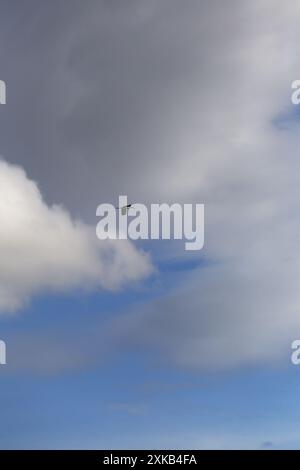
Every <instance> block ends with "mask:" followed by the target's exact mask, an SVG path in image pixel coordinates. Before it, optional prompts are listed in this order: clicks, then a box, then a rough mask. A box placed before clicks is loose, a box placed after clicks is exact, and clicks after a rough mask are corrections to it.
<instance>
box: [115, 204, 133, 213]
mask: <svg viewBox="0 0 300 470" xmlns="http://www.w3.org/2000/svg"><path fill="white" fill-rule="evenodd" d="M131 206H132V204H127V205H126V206H122V207H116V209H119V210H120V211H121V214H122V215H126V213H127V212H128V210H129V209H130V207H131Z"/></svg>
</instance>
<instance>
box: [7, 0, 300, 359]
mask: <svg viewBox="0 0 300 470" xmlns="http://www.w3.org/2000/svg"><path fill="white" fill-rule="evenodd" d="M74 4H75V7H74ZM57 5H58V3H57V2H56V3H55V2H51V4H50V3H49V4H47V5H45V6H43V8H41V9H39V10H36V9H35V16H34V18H33V19H32V18H31V13H30V9H29V7H28V5H27V4H26V9H25V8H24V10H23V11H20V10H18V12H19V11H20V13H16V12H15V10H14V9H13V13H11V14H13V17H14V16H15V15H17V14H18V15H20V21H21V20H22V21H23V17H24V15H25V17H26V21H28V24H29V25H30V27H29V26H28V29H27V33H26V36H25V37H24V35H22V34H21V33H20V35H18V34H14V35H13V37H12V35H10V33H9V29H7V28H2V30H1V34H2V36H3V37H2V39H3V40H2V41H1V44H6V43H8V42H9V43H10V44H11V48H13V49H14V51H16V55H14V57H15V60H14V61H12V58H11V54H8V53H7V54H5V51H2V52H3V54H2V65H3V70H7V73H8V77H3V78H7V80H6V81H7V83H8V84H10V87H12V88H13V89H14V90H16V94H12V95H11V98H10V103H12V105H7V108H6V118H5V120H4V121H3V145H4V148H5V149H6V148H8V149H9V150H10V151H9V152H7V153H9V154H10V155H22V161H21V163H22V165H24V166H25V167H26V168H29V169H30V174H32V175H33V176H34V177H35V178H36V179H37V180H38V181H40V182H41V183H42V185H43V188H45V194H46V195H47V200H55V198H56V197H58V198H59V200H60V201H63V202H64V203H66V204H67V207H71V208H72V213H73V212H75V211H76V213H80V216H81V217H86V216H87V214H92V216H94V207H96V206H97V205H98V203H99V202H100V201H101V200H102V201H103V200H104V201H107V200H113V198H114V197H115V195H116V194H121V193H123V194H128V196H129V197H130V199H131V200H136V201H139V202H143V201H150V202H159V201H166V202H169V201H170V202H174V201H176V202H178V201H180V202H192V201H195V202H201V203H202V202H203V203H204V204H205V207H206V212H205V213H206V220H205V231H206V233H205V248H204V250H203V251H202V252H201V253H200V256H203V257H205V258H206V260H207V263H206V264H207V265H209V266H208V267H207V268H205V269H199V270H196V269H194V270H193V272H192V273H190V274H186V273H183V274H182V276H181V277H180V280H179V281H178V282H177V284H180V288H177V286H176V292H175V291H174V292H173V291H172V290H171V291H170V292H169V293H167V294H165V295H164V297H163V298H161V299H160V300H157V301H156V302H155V303H154V302H150V303H148V304H145V305H141V306H140V307H139V311H137V312H124V315H123V318H119V319H118V320H117V321H116V322H114V323H113V324H112V325H111V333H110V336H109V335H108V336H106V341H108V338H109V339H111V345H112V347H113V348H116V349H117V348H118V344H120V348H123V347H124V344H127V345H128V347H131V346H132V345H135V346H136V347H137V348H139V350H142V349H145V348H147V349H148V350H150V351H151V353H152V354H153V356H155V355H156V353H159V354H160V357H161V358H164V360H167V361H169V362H170V363H172V364H176V365H180V366H182V367H192V368H207V367H217V368H225V367H226V368H229V367H238V366H243V365H245V364H253V363H261V362H266V361H279V360H280V359H282V360H285V361H286V363H288V362H289V352H290V351H289V347H290V340H291V337H292V336H293V337H295V336H296V337H297V336H298V331H299V332H300V322H299V310H300V298H299V288H298V282H297V280H298V279H299V277H300V258H299V254H298V252H299V248H298V245H299V235H298V234H299V232H300V224H299V221H298V219H299V176H298V175H299V174H300V163H299V162H300V161H299V158H298V154H299V115H298V114H297V112H295V108H294V107H293V106H292V105H291V101H290V95H291V88H290V85H291V83H292V81H293V80H295V79H297V78H299V55H298V52H297V44H299V41H300V34H299V14H300V5H299V2H297V1H291V2H289V3H288V4H287V3H282V2H281V1H279V0H272V1H270V0H265V1H264V2H261V1H258V0H253V1H252V2H240V1H237V0H230V1H229V4H227V3H226V5H225V4H224V5H222V4H221V2H220V1H213V0H209V1H203V2H197V1H194V0H190V1H189V2H188V5H189V6H187V5H186V3H183V2H181V1H180V0H165V1H163V2H157V1H152V2H149V1H148V0H145V1H132V2H127V3H126V8H125V7H124V2H121V1H119V2H114V4H113V5H112V3H111V2H99V1H90V2H86V3H85V4H84V7H83V6H82V5H83V4H82V2H75V0H74V1H72V2H70V1H68V0H66V1H65V2H64V3H63V4H60V6H59V8H60V13H61V14H60V15H57V8H58V6H57ZM137 5H139V8H141V10H139V11H138V10H137ZM146 5H147V8H149V10H147V11H146V12H145V11H142V10H143V8H145V7H146ZM148 5H150V7H148ZM10 8H12V7H10ZM25 10H26V11H25ZM8 11H10V10H8ZM22 15H23V16H22ZM26 15H28V16H26ZM58 16H59V18H58ZM66 18H67V21H66ZM0 21H1V19H0ZM3 21H4V20H3ZM6 22H7V23H9V21H6ZM46 25H47V27H46ZM41 31H43V41H42V42H41V41H39V40H38V39H39V38H40V34H41ZM25 52H26V53H25ZM41 64H42V67H41ZM12 100H13V101H12ZM9 106H11V107H9ZM28 109H30V110H31V112H30V115H31V116H33V119H32V121H33V122H30V120H28ZM35 116H42V119H35ZM278 117H280V119H281V120H282V119H284V117H286V123H287V125H286V126H282V125H281V126H279V125H278ZM16 132H17V134H18V139H14V138H12V133H13V135H15V133H16ZM24 145H26V148H28V149H30V150H32V151H28V152H26V153H25V154H24V152H21V149H20V146H22V147H23V146H24ZM41 155H44V156H45V158H41V157H40V156H41ZM82 155H84V158H83V157H82ZM57 168H59V171H58V170H57ZM78 230H79V231H80V230H81V232H82V231H84V230H83V229H78ZM80 238H81V237H80ZM92 245H93V243H92ZM88 246H91V245H90V243H88ZM156 246H157V245H156ZM127 249H132V248H129V247H127V246H126V248H124V251H127ZM100 251H101V250H100ZM93 252H94V251H93ZM181 253H182V251H181V252H180V254H181ZM62 255H63V256H64V254H62ZM120 256H121V255H120ZM171 256H173V257H174V258H176V257H177V256H178V251H175V250H174V251H173V252H172V253H171ZM92 258H93V259H94V257H93V256H92ZM121 258H122V256H121ZM122 259H123V258H122ZM55 261H56V262H57V260H55ZM128 262H129V263H131V262H132V260H131V259H130V260H129V261H128ZM88 264H89V269H92V268H91V266H95V263H92V264H90V263H88ZM100 266H102V264H101V263H100ZM95 270H96V268H95ZM125 271H126V270H125ZM48 272H49V271H48ZM74 272H78V271H76V270H75V271H74ZM81 273H82V270H81ZM89 273H90V271H89ZM102 274H103V272H102ZM118 275H119V270H118V269H117V268H116V269H115V270H113V276H112V277H116V278H117V277H118ZM124 275H126V273H125V274H123V276H124ZM123 276H122V277H123ZM87 277H89V278H90V277H92V278H93V279H94V278H95V276H89V275H88V276H87ZM17 278H18V276H16V277H15V280H16V279H17ZM67 278H68V276H67ZM100 278H101V279H102V282H105V280H106V276H100ZM103 278H104V279H103ZM29 279H30V276H29ZM17 287H18V286H17ZM52 287H53V286H52ZM26 291H27V290H26ZM11 297H12V296H11V295H10V298H11ZM139 338H141V340H140V341H139ZM293 339H294V338H293ZM113 340H114V341H113ZM124 342H125V343H124Z"/></svg>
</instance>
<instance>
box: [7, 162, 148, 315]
mask: <svg viewBox="0 0 300 470" xmlns="http://www.w3.org/2000/svg"><path fill="white" fill-rule="evenodd" d="M0 221H1V222H0V223H1V229H0V259H1V264H0V312H6V311H10V310H16V309H20V308H21V307H22V306H23V305H24V302H26V301H28V300H29V299H30V298H31V297H32V295H34V294H37V293H40V292H47V291H54V292H55V291H64V290H68V289H72V288H75V287H76V288H79V289H90V288H93V289H96V288H100V287H102V288H107V289H116V288H120V287H121V286H123V285H124V284H126V283H128V282H129V283H132V282H135V281H138V280H140V279H143V278H144V277H146V276H148V275H149V274H150V273H151V270H152V267H151V263H150V260H149V258H148V256H147V255H146V254H145V253H143V252H139V251H137V250H136V249H135V248H134V247H133V245H132V244H131V243H129V242H128V241H126V240H125V241H118V240H117V241H114V242H113V241H110V240H108V241H107V242H106V241H105V242H103V241H99V240H98V239H97V238H96V234H95V229H94V228H93V227H89V226H87V225H85V224H84V223H82V222H80V221H79V220H72V218H71V216H70V214H69V213H68V212H67V211H66V209H64V208H63V207H60V206H58V205H53V206H51V207H49V206H47V205H46V203H45V202H44V200H43V198H42V195H41V192H40V190H39V188H38V186H37V184H36V183H35V182H34V181H32V180H30V179H29V178H28V177H27V175H26V173H25V171H24V170H23V169H22V168H21V167H18V166H14V165H10V164H8V163H7V162H5V161H3V160H1V161H0Z"/></svg>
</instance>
